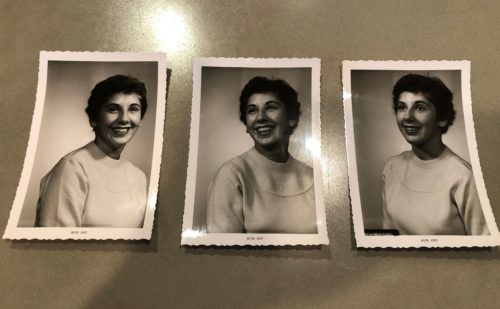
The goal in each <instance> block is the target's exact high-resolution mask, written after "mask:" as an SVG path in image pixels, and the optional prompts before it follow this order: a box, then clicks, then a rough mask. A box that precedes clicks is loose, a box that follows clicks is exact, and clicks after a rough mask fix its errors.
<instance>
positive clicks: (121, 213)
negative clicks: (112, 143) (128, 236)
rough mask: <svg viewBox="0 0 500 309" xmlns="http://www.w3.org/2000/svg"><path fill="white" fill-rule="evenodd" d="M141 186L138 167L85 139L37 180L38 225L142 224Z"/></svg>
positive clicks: (143, 183) (143, 197)
mask: <svg viewBox="0 0 500 309" xmlns="http://www.w3.org/2000/svg"><path fill="white" fill-rule="evenodd" d="M146 186H147V180H146V176H145V175H144V173H143V172H142V171H141V170H140V169H139V168H137V167H136V166H134V165H133V164H132V163H130V162H129V161H127V160H125V159H123V158H121V159H119V160H114V159H112V158H110V157H108V156H107V155H106V154H105V153H103V152H102V151H101V150H100V149H99V147H97V145H96V144H95V143H94V142H90V143H88V144H87V145H85V146H84V147H82V148H80V149H77V150H75V151H73V152H70V153H69V154H67V155H65V156H64V157H63V158H62V159H61V160H60V161H59V162H58V163H57V164H56V165H55V166H54V168H52V170H51V171H50V172H49V173H48V174H47V175H46V176H45V177H44V178H43V179H42V181H41V184H40V198H39V201H38V207H37V208H38V211H37V214H38V216H37V225H38V226H46V227H131V228H138V227H142V224H143V220H144V213H145V209H146Z"/></svg>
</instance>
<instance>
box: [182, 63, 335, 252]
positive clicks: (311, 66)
mask: <svg viewBox="0 0 500 309" xmlns="http://www.w3.org/2000/svg"><path fill="white" fill-rule="evenodd" d="M319 98H320V61H319V59H242V58H197V59H195V60H194V63H193V103H192V114H191V115H192V116H191V137H190V149H189V166H188V175H187V185H186V201H185V210H184V222H183V231H182V244H185V245H319V244H328V236H327V231H326V222H325V210H324V202H323V185H322V176H321V165H320V156H321V149H320V147H321V136H320V134H321V133H320V99H319Z"/></svg>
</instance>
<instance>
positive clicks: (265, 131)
mask: <svg viewBox="0 0 500 309" xmlns="http://www.w3.org/2000/svg"><path fill="white" fill-rule="evenodd" d="M273 129H274V127H273V126H261V127H257V128H255V131H256V132H257V134H259V135H261V136H267V135H269V134H270V133H271V132H272V131H273Z"/></svg>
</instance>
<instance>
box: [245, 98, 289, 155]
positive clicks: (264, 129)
mask: <svg viewBox="0 0 500 309" xmlns="http://www.w3.org/2000/svg"><path fill="white" fill-rule="evenodd" d="M294 122H295V120H289V119H288V116H287V111H286V107H285V104H284V103H283V102H281V101H280V100H279V99H278V98H277V97H276V96H275V95H273V94H272V93H255V94H253V95H252V96H250V98H249V99H248V103H247V106H246V127H247V132H248V133H249V134H250V136H251V137H252V139H253V140H254V142H255V146H256V147H259V148H261V149H273V148H276V147H281V146H282V145H284V143H285V142H286V137H287V136H289V135H290V126H292V125H293V123H294Z"/></svg>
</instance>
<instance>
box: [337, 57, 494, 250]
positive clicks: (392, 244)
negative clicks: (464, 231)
mask: <svg viewBox="0 0 500 309" xmlns="http://www.w3.org/2000/svg"><path fill="white" fill-rule="evenodd" d="M352 70H381V71H382V70H388V71H420V70H422V71H436V70H460V72H461V89H462V102H463V103H462V105H463V112H464V121H465V132H466V138H467V147H468V150H469V153H470V160H471V165H472V170H473V174H474V180H475V183H476V186H477V190H478V194H479V198H480V202H481V206H482V210H483V213H484V216H485V219H486V223H487V226H488V229H489V231H490V235H487V236H483V235H481V236H468V235H467V236H462V235H460V236H454V235H439V236H438V235H430V236H427V235H412V236H406V235H400V236H375V235H370V236H367V235H365V232H364V223H363V216H362V208H361V198H360V189H359V182H358V168H357V162H356V148H355V136H354V121H353V110H352V100H351V97H352V92H351V71H352ZM342 86H343V102H344V117H345V126H346V146H347V154H348V173H349V189H350V197H351V207H352V216H353V224H354V234H355V238H356V244H357V247H362V248H380V247H381V248H419V247H428V248H439V247H491V246H498V245H500V234H499V231H498V227H497V224H496V221H495V218H494V216H493V212H492V209H491V206H490V202H489V199H488V196H487V193H486V187H485V184H484V179H483V174H482V171H481V166H480V163H479V155H478V150H477V142H476V136H475V131H474V122H473V118H472V99H471V89H470V61H466V60H463V61H436V60H434V61H373V60H372V61H343V62H342Z"/></svg>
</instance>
